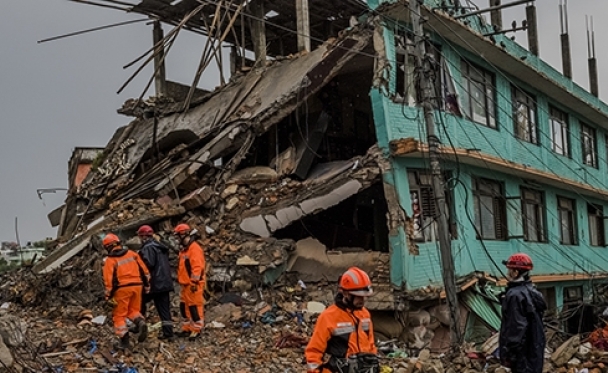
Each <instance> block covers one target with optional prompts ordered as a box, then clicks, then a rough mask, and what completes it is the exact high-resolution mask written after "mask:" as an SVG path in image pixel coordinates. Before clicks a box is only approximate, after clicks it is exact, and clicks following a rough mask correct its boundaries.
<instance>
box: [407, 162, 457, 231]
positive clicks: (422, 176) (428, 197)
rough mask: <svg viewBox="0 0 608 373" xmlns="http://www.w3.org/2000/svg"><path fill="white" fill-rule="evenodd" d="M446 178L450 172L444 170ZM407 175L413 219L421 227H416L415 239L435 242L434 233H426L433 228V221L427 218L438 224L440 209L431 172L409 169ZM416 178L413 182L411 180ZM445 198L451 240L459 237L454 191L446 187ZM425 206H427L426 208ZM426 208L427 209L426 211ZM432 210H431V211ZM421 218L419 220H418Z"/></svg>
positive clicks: (446, 178)
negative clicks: (415, 197) (415, 199)
mask: <svg viewBox="0 0 608 373" xmlns="http://www.w3.org/2000/svg"><path fill="white" fill-rule="evenodd" d="M443 176H444V179H445V180H448V179H449V176H450V172H449V171H448V172H444V174H443ZM407 177H408V183H409V189H410V203H411V205H412V212H413V213H412V219H413V222H414V224H418V226H419V229H418V230H416V228H415V227H414V233H413V235H412V237H413V239H414V240H415V241H417V242H434V241H433V238H435V239H437V238H436V237H433V236H434V233H432V232H431V234H428V235H427V234H426V231H427V230H428V229H432V228H433V227H432V224H433V222H427V221H425V220H426V219H431V220H435V221H434V223H435V224H437V217H438V213H439V212H438V210H437V207H436V206H435V193H434V191H433V186H432V183H431V177H432V175H431V172H430V171H429V170H425V169H416V168H412V169H408V170H407ZM412 179H414V180H416V181H415V183H412V182H411V180H412ZM414 194H415V195H416V196H417V197H418V204H417V206H416V204H415V202H414V198H413V197H414ZM445 199H446V206H447V212H448V224H449V226H450V229H449V231H450V238H451V240H456V239H458V229H457V225H456V224H457V223H456V206H455V203H454V196H453V191H452V190H450V189H448V188H445ZM425 206H427V207H426V208H425ZM425 210H426V211H425ZM429 210H430V211H429ZM418 219H419V220H418Z"/></svg>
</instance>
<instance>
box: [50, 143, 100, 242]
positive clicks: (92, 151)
mask: <svg viewBox="0 0 608 373" xmlns="http://www.w3.org/2000/svg"><path fill="white" fill-rule="evenodd" d="M103 149H104V148H94V147H77V148H75V149H74V151H73V152H72V156H71V157H70V161H69V162H68V196H69V195H71V194H75V193H78V191H79V189H80V186H81V185H82V183H83V182H84V180H85V179H86V177H87V176H88V175H89V172H90V171H91V169H92V168H93V166H94V164H95V160H96V159H97V157H99V155H100V154H101V153H102V152H103ZM67 215H70V214H67ZM48 219H49V222H50V223H51V226H53V227H57V226H59V228H58V229H57V236H58V237H59V236H61V235H62V234H63V232H64V230H65V224H66V223H65V222H66V210H65V204H64V205H61V206H60V207H58V208H56V209H55V210H53V211H51V212H50V213H49V214H48ZM68 221H71V220H69V219H68Z"/></svg>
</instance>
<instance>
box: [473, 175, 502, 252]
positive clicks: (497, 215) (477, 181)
mask: <svg viewBox="0 0 608 373" xmlns="http://www.w3.org/2000/svg"><path fill="white" fill-rule="evenodd" d="M484 184H485V185H486V186H488V187H489V188H487V189H493V187H495V188H496V189H497V190H498V191H497V192H492V191H488V190H483V189H482V188H480V186H481V185H484ZM472 194H473V209H474V210H475V211H474V215H475V235H476V237H477V239H478V240H495V241H505V240H507V239H508V235H509V233H508V232H509V231H508V225H507V200H506V197H505V187H504V183H503V182H501V181H499V180H492V179H487V178H481V177H474V178H473V188H472ZM484 197H485V198H487V197H490V198H491V199H492V206H491V208H492V210H491V211H489V208H488V206H487V205H486V204H484V203H483V202H482V201H481V200H482V199H483V198H484ZM484 208H485V209H487V210H488V212H489V213H490V214H491V215H492V227H493V233H494V235H493V237H492V236H486V234H485V233H486V232H484V222H483V221H482V216H483V209H484ZM497 210H498V211H497Z"/></svg>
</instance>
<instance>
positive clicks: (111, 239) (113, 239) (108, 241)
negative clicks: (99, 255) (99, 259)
mask: <svg viewBox="0 0 608 373" xmlns="http://www.w3.org/2000/svg"><path fill="white" fill-rule="evenodd" d="M118 243H120V238H118V236H117V235H115V234H114V233H108V234H106V235H105V237H104V238H103V241H102V244H103V247H110V246H113V245H116V244H118Z"/></svg>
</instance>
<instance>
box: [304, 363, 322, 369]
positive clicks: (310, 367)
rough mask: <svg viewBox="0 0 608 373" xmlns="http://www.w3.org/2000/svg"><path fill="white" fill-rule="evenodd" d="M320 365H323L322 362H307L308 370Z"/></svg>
mask: <svg viewBox="0 0 608 373" xmlns="http://www.w3.org/2000/svg"><path fill="white" fill-rule="evenodd" d="M320 366H321V364H317V363H308V364H306V369H308V370H314V369H318V368H319V367H320Z"/></svg>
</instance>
